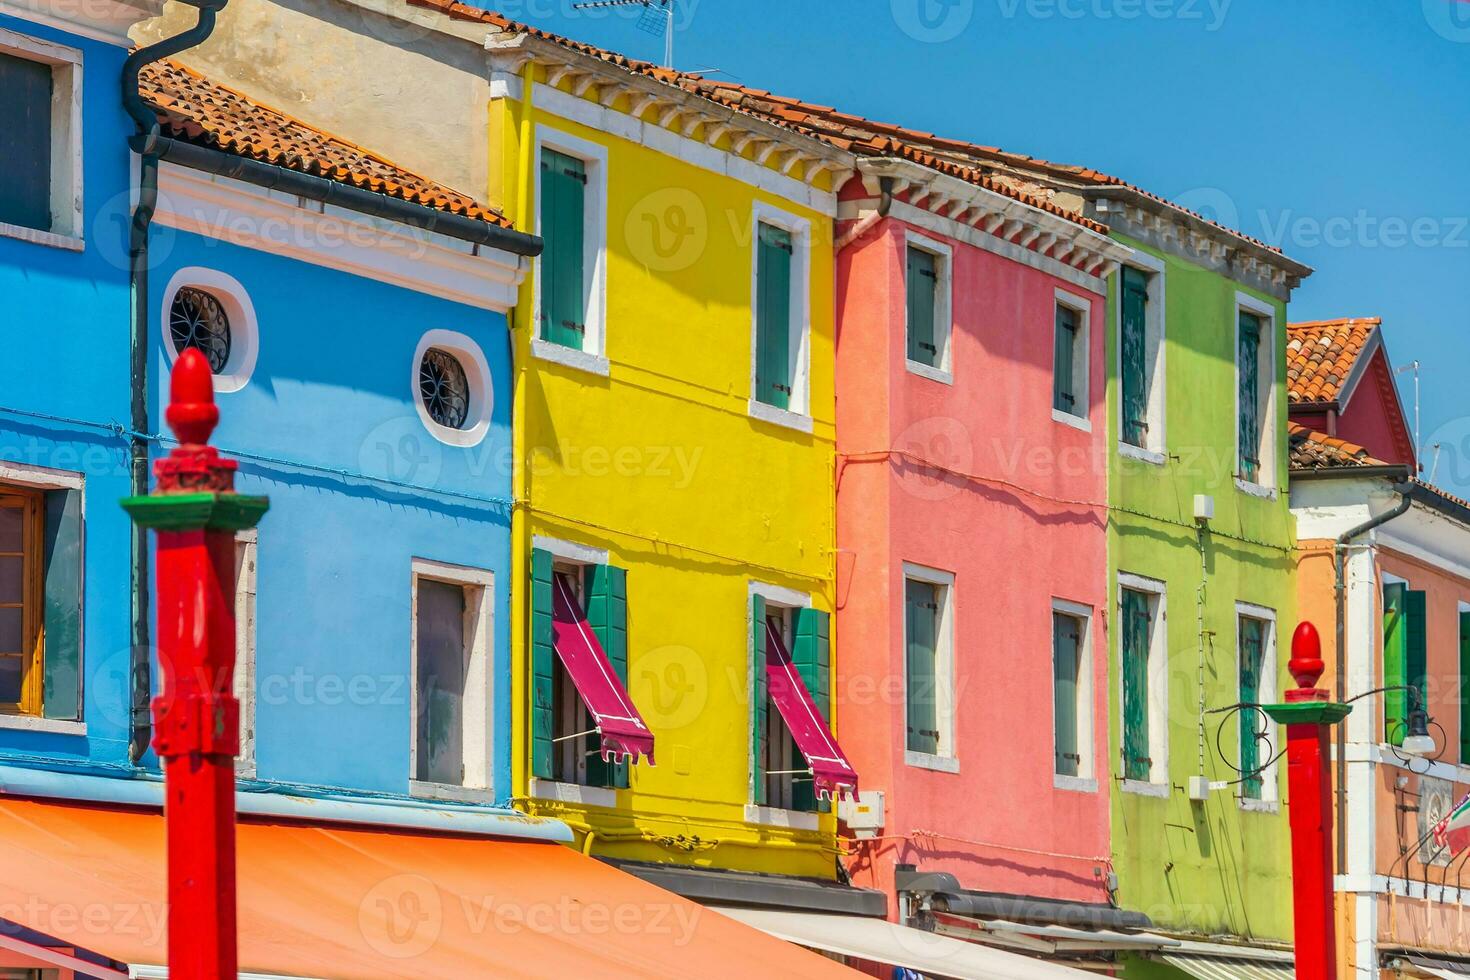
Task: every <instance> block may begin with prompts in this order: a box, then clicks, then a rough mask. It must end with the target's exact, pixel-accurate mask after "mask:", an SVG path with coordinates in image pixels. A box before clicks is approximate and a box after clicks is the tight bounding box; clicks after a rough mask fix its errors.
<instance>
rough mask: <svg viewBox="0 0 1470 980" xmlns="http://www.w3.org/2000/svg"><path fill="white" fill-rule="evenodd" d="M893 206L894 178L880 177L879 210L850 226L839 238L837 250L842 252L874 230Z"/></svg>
mask: <svg viewBox="0 0 1470 980" xmlns="http://www.w3.org/2000/svg"><path fill="white" fill-rule="evenodd" d="M892 207H893V178H892V177H879V178H878V210H876V211H873V212H872V213H870V214H867V215H865V216H864V217H863V218H862V219H861V220H860V221H858V223H857V224H855V225H853V226H852V227H851V228H849V229H848V230H847V233H846V234H844V235H843V236H842V237H841V238H839V239H837V243H836V249H835V250H836V251H838V252H840V251H842V250H843V249H844V248H847V246H849V245H851V244H852V243H853V242H855V241H857V240H858V239H859V238H862V237H863V236H864V235H866V234H867V233H868V232H869V231H870V230H872V228H873V226H874V225H876V224H877V223H878V222H880V221H882V220H883V219H884V218H886V217H888V212H889V210H891V209H892Z"/></svg>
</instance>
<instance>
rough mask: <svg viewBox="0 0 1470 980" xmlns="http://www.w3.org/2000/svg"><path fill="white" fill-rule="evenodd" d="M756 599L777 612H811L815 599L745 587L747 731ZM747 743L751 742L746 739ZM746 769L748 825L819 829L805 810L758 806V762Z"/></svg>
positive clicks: (768, 587) (754, 584) (765, 585)
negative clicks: (747, 666) (787, 610)
mask: <svg viewBox="0 0 1470 980" xmlns="http://www.w3.org/2000/svg"><path fill="white" fill-rule="evenodd" d="M756 596H760V597H761V598H762V599H764V600H765V601H766V604H767V606H772V607H775V608H777V609H792V610H795V609H810V608H811V607H812V597H811V594H810V593H807V592H798V591H796V590H795V589H788V588H786V587H785V586H781V585H772V584H771V583H769V582H760V581H755V580H751V581H749V582H747V583H746V586H745V635H746V637H748V639H747V641H746V650H747V656H746V663H747V664H749V665H750V666H749V668H748V670H747V671H746V684H745V690H746V691H748V692H750V693H749V695H747V697H746V703H747V704H748V705H749V706H750V707H749V711H748V712H747V713H746V718H745V725H746V730H747V731H748V730H749V729H750V727H751V724H752V722H753V718H754V715H755V711H756V704H755V698H754V692H755V689H756V687H755V671H756V670H757V669H758V668H757V666H756V664H757V659H756V655H755V654H756V651H755V648H754V644H755V626H756V624H755V619H754V606H755V603H754V602H752V601H751V600H753V599H754V598H755V597H756ZM768 696H769V695H768ZM770 710H771V711H775V710H776V708H775V706H774V705H773V706H772V707H771V708H770ZM747 741H749V740H748V739H747ZM747 768H748V771H749V773H750V778H749V779H747V780H746V803H745V822H746V823H750V824H757V825H760V826H763V827H787V828H790V829H792V830H816V829H817V814H815V813H808V812H807V811H805V810H788V809H786V808H784V807H778V806H765V805H761V804H757V803H756V802H755V770H756V760H755V759H754V758H748V759H747Z"/></svg>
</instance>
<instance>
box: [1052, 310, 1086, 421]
mask: <svg viewBox="0 0 1470 980" xmlns="http://www.w3.org/2000/svg"><path fill="white" fill-rule="evenodd" d="M1076 351H1077V311H1076V310H1074V309H1072V308H1071V307H1070V306H1063V305H1062V304H1060V303H1058V304H1057V316H1056V352H1055V355H1054V356H1053V358H1052V395H1051V407H1052V408H1054V409H1056V410H1057V411H1059V412H1066V413H1067V414H1068V415H1086V414H1087V410H1086V406H1079V405H1078V404H1077V377H1076V371H1077V367H1076Z"/></svg>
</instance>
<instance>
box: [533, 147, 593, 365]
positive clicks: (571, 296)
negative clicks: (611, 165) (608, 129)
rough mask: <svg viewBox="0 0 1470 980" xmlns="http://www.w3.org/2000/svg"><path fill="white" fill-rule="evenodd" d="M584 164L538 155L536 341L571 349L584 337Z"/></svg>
mask: <svg viewBox="0 0 1470 980" xmlns="http://www.w3.org/2000/svg"><path fill="white" fill-rule="evenodd" d="M586 208H587V165H586V164H585V163H583V162H582V161H581V160H578V159H576V158H575V157H569V156H567V155H566V154H565V153H558V152H556V151H555V150H548V149H543V150H542V151H541V236H542V238H543V239H544V240H545V246H544V249H543V251H542V253H541V337H542V339H543V340H547V341H550V342H551V343H553V344H560V345H562V346H563V347H572V348H575V349H577V350H581V349H582V348H583V342H584V340H585V339H586V334H587V305H586V269H585V263H584V255H585V248H586V234H587V232H586Z"/></svg>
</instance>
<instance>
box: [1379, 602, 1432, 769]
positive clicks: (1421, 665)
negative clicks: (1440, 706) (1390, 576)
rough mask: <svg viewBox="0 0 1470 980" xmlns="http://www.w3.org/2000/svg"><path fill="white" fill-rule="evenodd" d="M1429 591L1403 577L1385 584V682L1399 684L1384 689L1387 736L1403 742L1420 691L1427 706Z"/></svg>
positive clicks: (1384, 719) (1420, 702) (1384, 729)
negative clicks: (1426, 675)
mask: <svg viewBox="0 0 1470 980" xmlns="http://www.w3.org/2000/svg"><path fill="white" fill-rule="evenodd" d="M1425 598H1426V597H1425V593H1424V592H1422V591H1419V590H1414V589H1410V588H1409V586H1408V583H1406V582H1402V581H1394V582H1387V583H1385V584H1384V586H1383V684H1384V686H1385V687H1396V688H1399V690H1389V691H1385V692H1384V693H1383V740H1384V741H1385V742H1387V743H1389V744H1390V745H1402V744H1403V743H1404V736H1405V735H1407V734H1408V730H1409V709H1410V707H1411V705H1412V703H1413V701H1414V697H1415V696H1411V695H1410V693H1409V692H1408V691H1406V690H1403V688H1404V687H1413V688H1414V689H1415V691H1417V692H1418V693H1417V695H1416V696H1417V697H1418V698H1419V699H1420V701H1419V704H1420V706H1421V707H1423V706H1424V702H1423V700H1422V699H1423V697H1424V688H1425V683H1424V682H1425V673H1426V672H1427V670H1428V645H1427V643H1426V642H1425V640H1426V637H1425V618H1426V609H1425V605H1426V603H1425Z"/></svg>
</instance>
